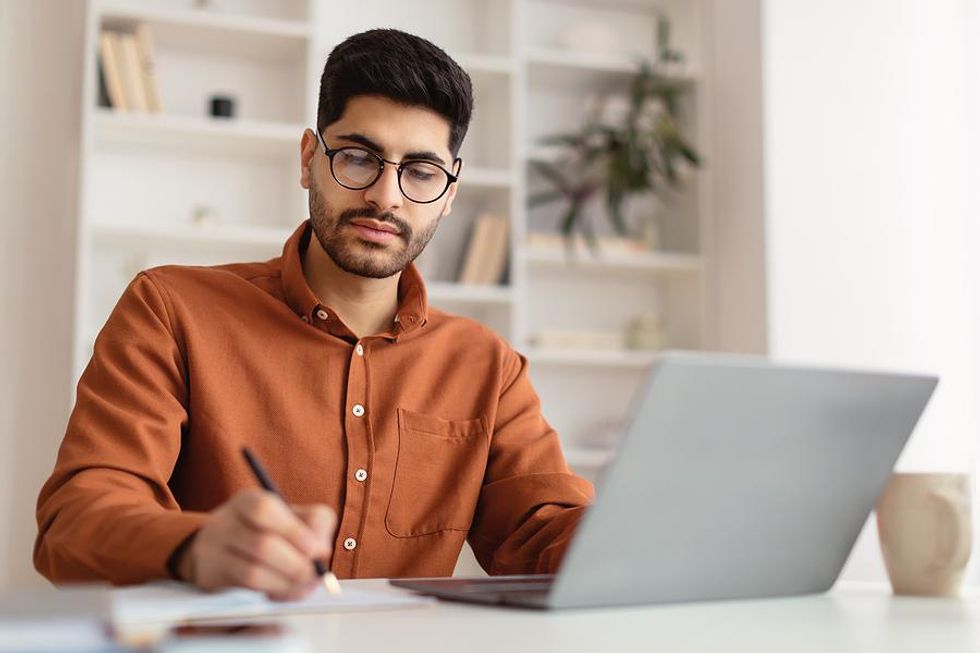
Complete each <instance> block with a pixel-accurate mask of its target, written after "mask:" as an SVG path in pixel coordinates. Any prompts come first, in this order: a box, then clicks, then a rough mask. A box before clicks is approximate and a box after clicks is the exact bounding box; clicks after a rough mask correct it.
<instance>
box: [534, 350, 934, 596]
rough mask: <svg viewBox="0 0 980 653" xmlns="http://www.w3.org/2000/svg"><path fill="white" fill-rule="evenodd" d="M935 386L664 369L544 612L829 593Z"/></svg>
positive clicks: (702, 358)
mask: <svg viewBox="0 0 980 653" xmlns="http://www.w3.org/2000/svg"><path fill="white" fill-rule="evenodd" d="M936 382H937V379H936V378H935V377H928V376H911V375H900V374H881V373H865V372H853V371H840V370H827V369H812V368H806V367H792V366H781V365H776V364H773V363H770V362H767V361H765V360H763V359H756V358H751V357H734V356H731V357H730V356H717V355H710V354H685V353H677V354H667V355H665V356H664V357H662V358H661V359H660V360H659V362H658V363H657V364H656V365H654V367H653V369H652V370H651V372H650V374H649V376H648V378H647V380H646V383H645V385H644V387H642V388H641V389H640V391H639V393H638V395H637V397H636V399H635V400H634V405H633V413H634V414H633V419H632V422H631V423H630V425H629V427H628V428H627V431H626V433H625V434H624V437H623V440H622V441H621V442H620V445H619V451H618V453H617V456H616V457H615V459H614V460H613V462H612V463H611V464H610V466H609V467H608V468H607V469H606V470H605V473H604V475H603V477H602V478H601V479H600V482H599V483H598V484H597V497H596V502H595V505H593V506H592V507H591V508H590V509H589V510H588V512H587V513H586V515H585V517H584V518H583V522H582V523H581V524H580V525H579V529H578V531H577V533H576V536H575V538H574V540H573V542H572V544H571V547H570V549H569V551H568V553H567V554H566V556H565V559H564V561H563V564H562V567H561V569H560V571H559V573H558V576H557V579H556V580H555V583H554V587H553V589H552V592H551V594H550V597H549V600H548V603H549V606H550V607H586V606H603V605H624V604H642V603H659V602H678V601H694V600H711V599H734V598H750V597H765V596H785V595H794V594H807V593H816V592H822V591H826V590H827V589H829V588H830V586H831V585H833V583H834V581H835V580H836V578H837V576H838V574H839V573H840V570H841V568H842V567H843V565H844V562H845V561H846V559H847V556H848V554H849V553H850V551H851V548H852V547H853V545H854V542H855V540H856V539H857V537H858V534H859V533H860V530H861V528H862V526H863V525H864V523H865V521H866V520H867V517H868V515H869V513H870V511H871V510H872V508H873V507H874V505H875V503H876V501H877V499H878V496H879V494H880V493H881V491H882V490H883V488H884V486H885V483H886V482H887V480H888V477H889V475H890V474H891V471H892V468H893V467H894V464H895V462H896V461H897V459H898V456H899V454H900V453H901V451H902V448H903V447H904V445H905V443H906V441H907V440H908V438H909V436H910V434H911V432H912V429H913V427H914V426H915V424H916V422H917V421H918V419H919V416H920V415H921V413H922V411H923V409H924V408H925V406H926V403H927V402H928V400H929V397H930V396H931V394H932V392H933V389H934V388H935V386H936Z"/></svg>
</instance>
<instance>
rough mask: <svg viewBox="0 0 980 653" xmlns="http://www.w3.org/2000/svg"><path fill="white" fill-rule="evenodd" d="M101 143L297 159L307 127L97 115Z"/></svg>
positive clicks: (103, 111)
mask: <svg viewBox="0 0 980 653" xmlns="http://www.w3.org/2000/svg"><path fill="white" fill-rule="evenodd" d="M94 120H95V139H96V142H97V143H101V144H114V145H126V146H132V145H137V146H150V147H156V148H165V149H178V150H184V151H187V150H193V151H195V152H206V153H208V154H210V155H212V156H214V155H219V156H220V155H224V156H229V155H231V156H237V155H247V156H262V157H267V156H272V155H274V156H283V157H288V156H294V157H295V156H298V154H297V152H298V151H299V142H300V139H301V138H302V135H303V129H304V125H301V124H289V123H277V122H261V121H252V120H238V119H231V120H222V119H218V118H204V117H195V116H173V115H167V114H150V113H127V112H118V111H115V110H113V109H106V108H99V109H98V110H96V111H95V117H94Z"/></svg>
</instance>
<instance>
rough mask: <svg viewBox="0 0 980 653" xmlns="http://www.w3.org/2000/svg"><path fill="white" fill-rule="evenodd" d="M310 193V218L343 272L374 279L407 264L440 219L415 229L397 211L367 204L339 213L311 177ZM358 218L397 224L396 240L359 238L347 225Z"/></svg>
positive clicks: (421, 248)
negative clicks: (388, 210) (381, 240)
mask: <svg viewBox="0 0 980 653" xmlns="http://www.w3.org/2000/svg"><path fill="white" fill-rule="evenodd" d="M309 196H310V222H311V223H312V225H313V233H314V235H315V236H316V239H317V240H318V241H319V242H320V246H321V247H322V248H323V251H325V252H326V253H327V256H329V257H330V259H331V260H332V261H333V262H334V264H335V265H336V266H337V267H339V268H340V269H341V270H343V271H344V272H347V273H349V274H356V275H357V276H360V277H368V278H371V279H386V278H388V277H390V276H393V275H395V274H398V273H399V272H402V271H403V270H404V269H405V268H407V267H408V265H409V263H411V262H412V261H414V260H415V259H416V258H418V255H419V254H421V253H422V250H424V249H425V246H426V245H428V244H429V241H430V240H432V237H433V236H434V235H435V233H436V229H437V228H438V226H439V220H440V219H441V216H440V217H439V218H436V219H435V220H433V221H432V223H431V224H429V225H427V226H426V227H425V229H423V230H422V231H419V232H418V233H416V232H415V231H414V230H413V229H412V228H411V227H410V226H409V224H408V223H407V222H405V221H404V220H402V219H401V218H399V217H398V216H396V215H395V214H394V213H390V212H386V213H378V212H377V211H374V210H373V209H370V208H368V207H363V208H355V209H347V210H345V211H342V212H341V213H340V214H339V215H336V214H335V213H334V212H333V211H331V209H330V206H329V205H328V204H327V202H326V200H324V198H323V196H322V195H321V194H320V190H319V188H317V185H316V182H315V181H313V180H312V179H311V180H310V193H309ZM355 218H371V219H372V220H377V221H378V222H387V223H388V224H391V225H393V226H395V227H396V228H397V229H398V235H397V239H396V241H395V242H392V243H373V242H370V241H366V240H362V239H360V238H358V237H357V236H356V235H355V234H353V233H351V231H352V230H350V229H347V228H346V227H347V226H348V225H349V224H350V221H351V220H353V219H355Z"/></svg>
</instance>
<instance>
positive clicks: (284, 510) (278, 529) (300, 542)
mask: <svg viewBox="0 0 980 653" xmlns="http://www.w3.org/2000/svg"><path fill="white" fill-rule="evenodd" d="M232 509H233V510H234V511H235V513H236V514H237V515H238V517H239V518H240V519H241V520H242V521H243V522H245V523H246V524H248V525H249V526H251V527H252V528H254V529H255V530H258V531H271V532H273V533H277V534H278V535H280V536H281V537H283V538H285V539H286V540H287V541H288V542H289V543H290V544H292V545H293V546H294V547H295V548H296V549H298V550H299V551H301V552H302V553H303V554H304V555H305V556H306V557H307V559H309V560H312V559H313V558H316V557H319V556H322V555H324V553H325V551H324V548H325V543H324V542H323V540H322V539H318V538H317V537H316V535H315V534H314V532H313V531H312V530H311V529H310V527H309V526H307V525H306V524H305V523H304V522H303V520H301V519H300V518H299V517H297V516H296V514H295V513H294V512H293V511H292V510H291V509H290V508H289V506H287V505H286V504H285V503H283V501H282V500H281V499H280V498H279V497H277V496H276V495H274V494H272V493H270V492H265V491H262V490H249V491H246V492H242V493H240V494H238V495H236V496H235V498H234V499H232Z"/></svg>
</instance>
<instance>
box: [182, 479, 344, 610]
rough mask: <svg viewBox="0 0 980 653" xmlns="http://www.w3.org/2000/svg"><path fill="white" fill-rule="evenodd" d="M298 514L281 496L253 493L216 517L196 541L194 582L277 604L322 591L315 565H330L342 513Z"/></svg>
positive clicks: (313, 510)
mask: <svg viewBox="0 0 980 653" xmlns="http://www.w3.org/2000/svg"><path fill="white" fill-rule="evenodd" d="M295 510H296V512H294V510H293V509H292V508H290V507H289V506H287V505H286V504H285V503H283V501H282V500H281V499H280V498H279V497H278V496H276V495H275V494H272V493H268V492H264V491H261V490H248V491H245V492H241V493H239V494H237V495H235V496H234V497H233V498H232V499H231V500H230V501H228V502H227V503H225V504H224V505H222V506H221V507H219V508H218V509H217V510H215V511H214V512H213V513H211V515H210V518H209V519H208V521H207V522H206V523H205V524H204V525H203V526H202V527H201V530H200V531H198V533H197V535H195V537H194V539H193V540H192V541H191V544H190V549H189V552H188V555H189V556H190V557H191V558H192V564H191V567H192V568H193V569H194V573H193V574H192V576H193V578H192V579H191V580H192V582H193V583H194V584H196V585H198V586H200V587H202V588H204V589H209V590H210V589H218V588H220V587H228V586H239V587H248V588H251V589H256V590H260V591H262V592H265V593H266V594H267V595H268V596H270V597H271V598H273V599H297V598H301V597H303V596H306V595H307V594H309V593H310V592H311V591H312V590H313V589H314V588H315V586H316V582H317V577H316V572H315V570H314V568H313V560H314V559H327V558H328V557H329V555H330V553H331V550H332V545H331V542H332V538H333V533H334V532H335V530H336V523H337V517H336V513H335V512H334V511H333V510H331V509H330V508H327V507H326V506H322V505H311V506H298V507H297V508H296V509H295Z"/></svg>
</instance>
